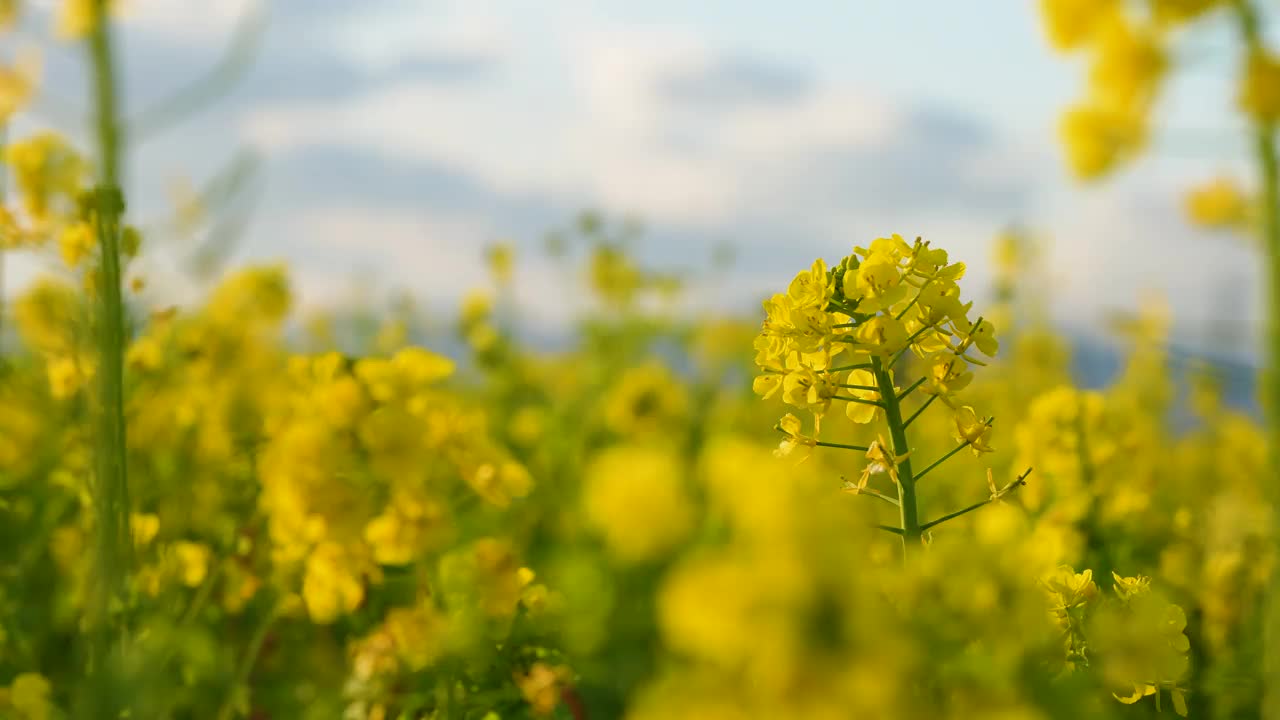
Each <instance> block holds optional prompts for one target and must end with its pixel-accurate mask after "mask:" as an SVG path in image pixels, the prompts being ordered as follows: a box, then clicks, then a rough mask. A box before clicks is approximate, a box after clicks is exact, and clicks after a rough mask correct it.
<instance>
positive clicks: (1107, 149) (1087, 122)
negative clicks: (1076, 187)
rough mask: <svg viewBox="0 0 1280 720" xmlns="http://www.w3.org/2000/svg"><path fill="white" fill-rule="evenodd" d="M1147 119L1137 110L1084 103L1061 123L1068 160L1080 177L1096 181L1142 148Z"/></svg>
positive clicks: (1065, 116)
mask: <svg viewBox="0 0 1280 720" xmlns="http://www.w3.org/2000/svg"><path fill="white" fill-rule="evenodd" d="M1145 124H1146V119H1145V118H1144V117H1143V116H1142V114H1140V113H1138V112H1135V111H1133V110H1118V109H1114V108H1107V107H1103V106H1098V105H1091V104H1086V105H1080V106H1077V107H1074V108H1071V109H1070V110H1068V111H1067V112H1066V113H1065V114H1064V115H1063V116H1062V121H1061V124H1060V125H1059V132H1060V133H1061V135H1062V140H1063V143H1064V144H1065V145H1066V150H1067V162H1068V165H1070V167H1071V170H1072V172H1074V173H1075V175H1076V177H1078V178H1080V179H1082V180H1093V179H1096V178H1098V177H1101V176H1102V175H1105V174H1106V173H1108V172H1110V171H1111V170H1113V169H1114V168H1115V167H1116V166H1117V165H1118V164H1120V163H1121V162H1124V161H1125V160H1128V159H1129V158H1130V157H1132V156H1133V155H1135V154H1136V153H1137V152H1138V150H1140V149H1141V148H1142V145H1143V143H1144V142H1145V139H1146V127H1145Z"/></svg>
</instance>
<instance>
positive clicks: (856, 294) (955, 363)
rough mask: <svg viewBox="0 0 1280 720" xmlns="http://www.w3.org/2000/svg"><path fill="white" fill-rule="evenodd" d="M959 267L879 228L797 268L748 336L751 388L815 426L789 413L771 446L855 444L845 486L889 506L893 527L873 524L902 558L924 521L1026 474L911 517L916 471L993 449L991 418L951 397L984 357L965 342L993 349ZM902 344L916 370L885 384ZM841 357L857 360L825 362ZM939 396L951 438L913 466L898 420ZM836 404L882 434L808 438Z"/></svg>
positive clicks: (786, 450) (919, 538)
mask: <svg viewBox="0 0 1280 720" xmlns="http://www.w3.org/2000/svg"><path fill="white" fill-rule="evenodd" d="M964 270H965V267H964V264H963V263H948V261H947V253H946V251H945V250H941V249H936V248H933V247H930V244H929V243H927V242H924V241H923V240H921V239H919V238H917V239H916V241H915V243H914V244H908V243H907V242H906V241H905V240H903V239H902V237H901V236H898V235H894V236H893V237H889V238H879V239H877V240H876V241H875V242H873V243H871V246H870V247H869V248H861V247H858V248H854V251H853V254H851V255H849V256H848V257H846V258H844V259H843V260H842V261H841V262H840V264H839V265H837V266H836V267H835V268H831V269H828V267H827V264H826V262H825V261H823V260H818V261H816V262H815V263H814V264H813V266H812V267H811V268H810V269H809V270H805V271H802V272H801V273H800V274H799V275H797V276H796V277H795V279H793V280H792V281H791V284H790V286H789V287H788V288H787V292H786V293H785V294H783V293H780V294H778V295H775V296H773V297H772V298H770V299H769V300H768V301H766V302H765V303H764V308H765V312H766V314H767V317H766V319H765V321H764V324H763V326H762V328H761V332H760V335H759V336H758V337H757V338H756V342H755V347H756V351H757V352H756V364H757V366H759V368H760V373H761V374H760V375H759V376H757V377H756V380H755V382H754V384H753V387H754V389H755V391H756V392H757V393H759V394H760V395H763V396H764V397H766V398H768V397H773V396H780V397H781V399H782V400H783V401H784V402H786V403H787V404H789V405H794V406H796V407H797V408H801V409H804V410H808V411H810V412H811V413H812V414H813V417H814V433H813V435H812V436H808V435H804V434H802V433H801V430H800V428H801V422H800V420H799V419H798V418H796V417H795V416H794V415H792V414H790V413H788V414H787V415H786V416H785V417H784V418H783V419H782V421H781V422H780V423H779V426H778V429H779V430H780V431H781V432H782V433H783V434H784V435H785V436H786V439H785V440H783V441H782V443H781V444H780V445H779V446H778V451H777V453H778V454H779V455H790V454H793V453H796V452H797V451H799V454H800V455H801V456H803V457H808V454H809V453H810V452H812V450H813V449H814V448H819V447H822V448H832V449H841V450H853V451H855V452H860V453H863V454H864V456H865V458H866V461H867V464H866V466H865V468H864V469H863V471H862V474H861V475H860V477H859V478H858V480H857V481H856V482H846V483H845V487H844V489H845V491H846V492H850V493H852V494H855V495H869V496H871V497H874V498H877V499H879V500H883V501H886V502H888V503H889V504H890V505H893V506H895V507H897V508H898V525H897V526H890V525H877V527H879V528H880V529H882V530H887V531H889V532H892V533H894V534H895V535H899V536H901V537H902V544H903V554H904V556H909V555H910V554H911V553H913V552H914V551H915V549H917V548H919V547H920V546H922V545H923V544H924V541H925V537H924V531H925V530H926V529H928V528H930V527H933V526H936V525H939V524H941V523H943V522H946V521H947V520H950V519H951V518H953V517H959V516H960V515H964V514H965V513H968V512H971V511H972V510H974V509H977V507H980V506H981V505H985V504H987V503H989V502H995V501H996V500H998V499H999V498H1000V497H1002V496H1003V495H1004V493H1005V492H1007V491H1010V490H1013V489H1016V488H1017V487H1020V486H1021V485H1023V484H1024V483H1025V479H1026V474H1025V473H1024V474H1023V475H1021V476H1019V477H1018V478H1017V479H1016V480H1015V481H1014V482H1012V483H1010V484H1009V485H1008V486H1006V487H1005V489H1004V490H1002V491H1000V492H996V491H995V490H994V489H993V490H992V493H991V498H990V499H988V500H985V501H983V502H981V503H978V504H977V505H974V506H970V507H968V508H965V509H962V510H960V511H958V512H955V513H951V514H949V515H945V516H943V517H941V518H938V519H936V520H934V521H932V522H929V523H923V522H922V521H921V518H920V503H919V501H918V499H917V496H916V486H917V483H918V482H919V481H920V479H921V478H923V477H924V476H925V475H927V474H928V473H930V472H932V471H933V470H935V469H936V468H938V467H940V466H941V465H942V464H943V463H945V462H946V461H947V460H950V459H951V458H952V457H954V456H955V455H956V454H957V453H959V452H960V451H961V450H964V449H965V448H969V449H970V450H972V451H973V453H974V454H975V455H981V454H982V453H987V452H991V451H992V448H991V446H990V445H989V444H988V437H989V435H990V433H991V424H992V419H991V418H980V417H978V415H977V413H976V412H975V411H974V410H973V408H971V407H969V406H957V404H956V403H954V402H953V396H954V394H955V393H956V392H957V391H959V390H961V389H963V388H964V387H965V386H966V385H968V383H969V381H970V380H971V379H972V374H971V373H970V372H969V371H968V368H969V366H970V365H984V364H985V363H984V362H983V361H982V360H979V359H978V358H976V357H974V356H973V355H972V354H970V351H971V350H976V352H978V353H981V354H983V355H985V356H987V357H990V356H992V355H994V354H995V353H996V350H997V349H998V343H997V342H996V340H995V336H994V330H993V328H992V325H991V323H989V322H986V320H985V319H984V318H982V317H979V318H978V320H977V322H971V321H970V320H969V318H968V312H969V309H970V308H971V307H972V304H971V303H970V304H965V303H961V302H960V288H959V286H958V285H957V284H956V281H957V280H959V279H960V278H961V277H962V276H963V275H964ZM909 352H913V353H914V354H915V355H916V356H918V357H919V358H920V359H921V360H922V361H923V365H924V367H925V369H926V371H925V373H923V374H922V375H921V377H919V378H917V379H916V380H915V381H914V382H912V383H910V384H909V385H907V386H906V388H905V389H903V388H900V387H898V386H897V385H896V384H895V382H894V373H895V370H896V368H897V366H898V363H899V362H900V361H901V360H903V358H905V357H906V356H907V354H908V353H909ZM849 355H852V356H853V359H854V360H856V362H852V363H849V362H843V363H840V364H837V363H836V362H835V361H836V360H837V358H840V357H841V356H849ZM841 390H844V391H848V392H847V393H841V392H840V391H841ZM917 390H922V392H923V393H925V394H927V395H928V397H927V398H925V399H923V400H921V401H920V403H919V406H918V407H917V408H916V409H915V410H914V411H913V412H911V414H910V415H905V414H904V412H903V402H904V400H906V399H908V398H909V397H911V396H912V395H913V393H915V392H916V391H917ZM938 398H942V401H943V403H944V404H945V405H946V406H948V407H949V408H951V409H953V410H954V411H955V423H956V440H957V441H958V443H959V444H958V445H956V446H955V447H954V448H953V449H952V450H951V451H949V452H947V453H945V454H944V455H943V456H942V457H940V458H937V459H936V460H934V461H933V462H932V463H930V464H929V465H928V466H926V467H925V468H924V470H921V471H919V472H917V471H916V470H915V469H914V467H913V465H912V453H913V450H912V445H911V441H910V439H909V438H908V435H907V428H908V427H909V426H910V425H911V423H912V422H913V421H914V420H915V419H916V418H917V417H919V416H920V414H921V413H923V412H924V411H925V410H926V409H928V408H929V406H930V405H932V404H933V402H934V401H935V400H937V399H938ZM834 402H844V403H845V415H846V416H848V418H849V420H851V421H852V422H854V423H857V424H869V423H873V422H877V421H880V420H881V419H883V422H884V426H885V428H884V429H886V430H887V431H888V438H887V439H886V438H885V436H884V435H883V434H881V435H880V436H879V437H878V438H877V439H876V440H875V441H874V442H872V443H871V444H870V445H867V446H862V445H854V444H849V443H837V442H827V441H823V440H820V439H818V435H819V431H820V428H821V424H822V418H823V416H824V415H825V414H826V413H827V412H828V411H829V410H830V408H831V405H832V403H834ZM876 476H887V477H888V479H889V481H890V482H892V483H893V485H894V487H895V489H896V494H897V498H896V499H895V498H893V497H891V494H887V493H885V492H881V491H880V490H877V489H875V488H873V487H871V486H870V483H871V480H872V478H873V477H876Z"/></svg>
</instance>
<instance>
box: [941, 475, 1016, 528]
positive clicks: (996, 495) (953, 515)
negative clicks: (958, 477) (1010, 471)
mask: <svg viewBox="0 0 1280 720" xmlns="http://www.w3.org/2000/svg"><path fill="white" fill-rule="evenodd" d="M1030 474H1031V468H1027V470H1026V472H1024V473H1022V474H1021V475H1019V476H1018V477H1017V478H1016V479H1015V480H1014V481H1013V482H1011V483H1009V484H1008V485H1005V486H1004V487H1003V488H1000V490H998V491H996V492H994V493H992V495H991V497H989V498H987V499H986V500H983V501H982V502H976V503H974V504H972V505H970V506H968V507H966V508H962V509H960V510H957V511H955V512H953V513H947V514H946V515H943V516H942V517H940V518H938V519H936V520H930V521H929V522H927V523H925V524H924V525H921V526H920V531H921V532H924V531H926V530H928V529H929V528H932V527H935V526H937V525H941V524H942V523H944V522H946V521H948V520H953V519H955V518H958V517H960V516H961V515H965V514H967V513H971V512H973V511H974V510H977V509H979V508H983V507H986V506H987V505H990V504H991V503H993V502H995V501H997V500H999V499H1000V498H1002V497H1004V496H1005V495H1006V494H1008V493H1010V492H1012V491H1014V490H1016V489H1018V488H1020V487H1022V486H1023V485H1026V484H1027V476H1028V475H1030Z"/></svg>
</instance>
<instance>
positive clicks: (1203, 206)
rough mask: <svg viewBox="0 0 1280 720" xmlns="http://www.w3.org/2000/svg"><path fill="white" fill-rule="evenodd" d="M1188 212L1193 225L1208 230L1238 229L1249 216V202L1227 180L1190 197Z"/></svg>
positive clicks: (1193, 193) (1223, 179)
mask: <svg viewBox="0 0 1280 720" xmlns="http://www.w3.org/2000/svg"><path fill="white" fill-rule="evenodd" d="M1185 208H1186V212H1187V217H1188V218H1190V220H1191V222H1193V223H1195V224H1197V225H1202V226H1204V227H1208V228H1236V227H1240V226H1241V225H1243V224H1244V223H1245V221H1246V220H1247V219H1248V216H1249V200H1248V198H1247V197H1246V196H1245V194H1244V192H1243V191H1241V189H1240V186H1239V185H1237V184H1236V183H1235V182H1233V181H1232V180H1230V179H1228V178H1221V177H1220V178H1216V179H1214V180H1213V181H1212V182H1210V183H1208V184H1206V185H1203V186H1201V187H1198V188H1195V189H1193V190H1192V191H1191V192H1189V193H1187V197H1186V202H1185Z"/></svg>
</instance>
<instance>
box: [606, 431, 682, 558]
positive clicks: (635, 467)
mask: <svg viewBox="0 0 1280 720" xmlns="http://www.w3.org/2000/svg"><path fill="white" fill-rule="evenodd" d="M583 481H584V483H585V487H584V488H583V499H582V502H583V505H582V507H583V511H584V512H585V514H586V520H587V522H588V523H589V524H590V525H591V527H592V528H594V529H595V530H596V532H598V533H599V534H600V535H601V536H602V537H603V538H604V541H605V546H606V547H607V548H608V550H609V553H610V554H611V555H612V556H613V557H614V558H615V559H617V560H618V561H619V562H622V563H639V562H645V561H648V560H653V559H656V558H657V557H659V556H661V555H662V554H663V553H665V552H667V551H668V550H670V549H671V548H672V547H674V546H675V545H676V543H678V542H680V541H681V540H683V539H684V538H685V536H686V535H687V534H688V532H689V531H690V529H691V527H692V524H693V519H694V517H693V507H692V504H691V501H690V499H689V496H688V492H687V491H686V490H685V487H684V482H685V481H684V473H683V472H682V471H681V469H680V463H679V462H678V461H677V459H676V458H675V457H674V456H673V455H672V454H671V453H670V452H668V451H665V450H660V449H657V448H652V449H650V448H644V447H637V446H624V447H616V448H611V449H609V450H606V451H604V452H602V453H601V454H600V455H599V456H597V457H596V459H595V460H594V461H593V462H592V463H591V466H590V467H589V468H588V469H587V472H586V476H585V477H584V480H583Z"/></svg>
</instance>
